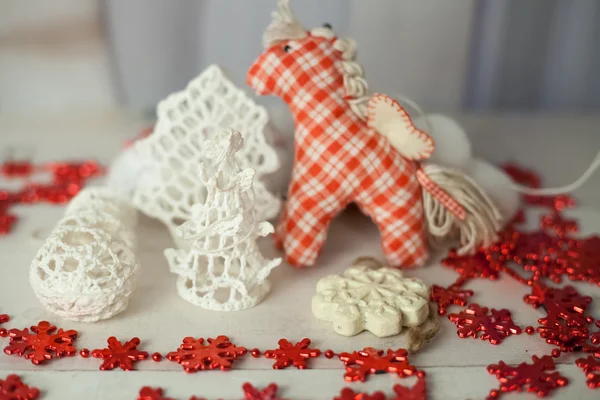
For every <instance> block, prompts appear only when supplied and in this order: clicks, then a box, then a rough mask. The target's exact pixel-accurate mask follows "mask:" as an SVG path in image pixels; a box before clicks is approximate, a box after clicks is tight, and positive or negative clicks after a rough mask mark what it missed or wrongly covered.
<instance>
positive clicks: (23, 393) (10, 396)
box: [0, 375, 40, 400]
mask: <svg viewBox="0 0 600 400" xmlns="http://www.w3.org/2000/svg"><path fill="white" fill-rule="evenodd" d="M39 396H40V391H39V389H36V388H33V387H29V386H27V385H26V384H24V383H23V382H22V381H21V378H19V376H18V375H9V376H7V377H6V379H4V380H3V379H0V400H34V399H37V398H38V397H39Z"/></svg>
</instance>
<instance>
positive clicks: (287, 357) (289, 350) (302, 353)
mask: <svg viewBox="0 0 600 400" xmlns="http://www.w3.org/2000/svg"><path fill="white" fill-rule="evenodd" d="M278 344H279V348H278V349H275V350H267V351H265V357H267V358H274V359H276V360H277V361H275V364H273V368H274V369H283V368H287V367H289V366H290V365H293V366H294V367H296V368H298V369H305V368H306V367H307V364H306V362H307V361H308V359H310V358H315V357H319V356H320V355H321V350H319V349H311V348H309V346H310V339H307V338H304V339H302V340H301V341H299V342H298V343H296V344H295V345H292V344H291V343H290V342H289V341H288V340H287V339H281V340H279V342H278Z"/></svg>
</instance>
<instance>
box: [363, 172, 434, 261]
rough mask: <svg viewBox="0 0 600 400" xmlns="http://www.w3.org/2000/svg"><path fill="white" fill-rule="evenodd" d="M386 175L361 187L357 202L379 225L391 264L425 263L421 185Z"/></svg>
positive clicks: (425, 250)
mask: <svg viewBox="0 0 600 400" xmlns="http://www.w3.org/2000/svg"><path fill="white" fill-rule="evenodd" d="M386 175H387V173H386V174H384V176H382V177H380V178H379V179H377V181H375V182H373V183H372V184H371V185H370V187H368V188H365V189H364V190H361V191H360V192H359V193H358V195H357V198H356V203H357V204H358V206H359V207H360V208H361V209H362V210H363V212H364V213H365V214H367V215H369V216H370V217H371V218H372V219H373V221H375V223H376V224H377V226H378V228H379V232H380V233H381V241H382V247H383V251H384V253H385V256H386V258H387V260H388V263H389V264H390V265H391V266H394V267H408V266H416V265H422V264H423V263H424V262H425V260H426V259H427V256H428V254H427V244H426V235H425V230H424V221H423V202H422V198H421V191H420V187H419V186H418V183H417V182H416V180H413V181H411V180H410V179H401V180H398V179H391V178H390V177H389V176H386Z"/></svg>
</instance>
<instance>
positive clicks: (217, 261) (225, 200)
mask: <svg viewBox="0 0 600 400" xmlns="http://www.w3.org/2000/svg"><path fill="white" fill-rule="evenodd" d="M242 144H243V139H242V137H241V135H240V133H239V132H236V131H233V130H228V131H225V132H224V135H223V136H222V137H221V139H220V140H219V141H209V142H208V143H207V145H208V146H207V147H208V151H209V157H210V158H211V159H212V160H213V161H214V162H215V165H216V173H214V174H213V175H212V176H211V177H210V178H208V177H207V174H206V171H205V170H204V169H203V168H201V175H202V181H203V182H204V184H205V185H206V187H207V189H208V193H207V197H206V201H205V202H204V204H202V203H199V204H196V205H194V206H193V207H192V216H191V218H190V219H189V220H188V221H186V222H185V223H184V224H182V225H181V226H179V227H178V228H177V234H178V236H179V237H180V238H181V239H183V240H186V241H188V242H189V243H190V245H191V248H190V249H189V250H184V249H167V250H166V251H165V256H166V258H167V261H168V262H169V266H170V269H171V272H174V273H175V274H177V275H179V277H178V281H177V290H178V292H179V295H180V296H181V297H182V298H184V299H185V300H187V301H189V302H190V303H192V304H195V305H197V306H200V307H202V308H206V309H210V310H218V311H234V310H241V309H245V308H249V307H253V306H255V305H256V304H258V303H260V302H261V301H262V299H263V298H264V297H265V296H266V294H267V293H268V292H269V289H270V283H269V281H267V280H266V278H267V276H268V275H269V273H270V272H271V270H272V269H273V268H275V267H276V266H278V265H279V264H280V263H281V259H280V258H278V259H274V260H266V259H265V258H264V257H263V255H262V254H261V252H260V250H259V248H258V246H257V244H256V239H257V238H259V237H263V236H266V235H268V234H270V233H272V232H273V226H272V225H271V224H270V223H268V222H258V221H257V216H256V214H257V213H256V210H255V208H254V207H255V202H254V192H253V190H252V183H253V178H254V171H253V170H252V169H251V168H245V169H241V168H240V167H239V166H238V163H237V161H236V157H235V153H236V152H237V151H238V150H240V149H241V147H242Z"/></svg>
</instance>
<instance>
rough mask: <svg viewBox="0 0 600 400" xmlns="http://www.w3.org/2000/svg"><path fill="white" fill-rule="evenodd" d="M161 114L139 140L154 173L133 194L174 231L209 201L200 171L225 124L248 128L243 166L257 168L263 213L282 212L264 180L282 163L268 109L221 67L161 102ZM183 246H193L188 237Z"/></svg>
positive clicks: (142, 155)
mask: <svg viewBox="0 0 600 400" xmlns="http://www.w3.org/2000/svg"><path fill="white" fill-rule="evenodd" d="M157 115H158V121H157V124H156V126H155V128H154V132H153V133H152V134H151V135H150V136H149V137H148V138H146V139H143V140H141V141H140V142H138V143H136V145H135V151H136V153H137V155H138V158H139V160H140V161H141V164H142V166H143V168H144V170H146V171H147V173H148V175H149V176H152V177H153V179H152V180H148V184H144V185H140V186H138V187H137V189H136V191H135V193H134V195H133V203H134V204H135V205H136V207H138V208H139V209H140V210H141V211H143V212H144V213H146V214H148V215H149V216H151V217H154V218H158V219H159V220H161V221H162V222H163V223H165V224H166V225H167V226H168V227H169V229H170V230H171V233H173V232H174V230H175V228H176V227H177V226H178V225H180V224H181V223H182V222H183V221H186V220H188V219H189V218H190V216H191V212H190V210H191V207H192V205H194V204H198V203H204V201H205V200H206V196H207V191H206V187H205V185H204V184H203V183H202V182H201V181H200V180H199V179H198V176H197V169H198V165H200V163H203V164H204V165H205V167H206V169H207V170H209V171H210V170H211V169H212V165H211V161H210V160H209V159H207V157H206V156H207V154H206V146H205V141H206V140H207V139H209V138H213V137H214V135H215V134H217V133H218V132H219V131H220V130H221V129H223V128H233V129H236V130H241V131H243V132H246V134H245V135H244V140H245V146H244V148H243V149H241V151H239V152H238V153H237V155H236V158H237V161H238V162H239V163H240V165H241V166H242V167H250V168H252V169H254V170H255V171H256V176H257V180H256V181H255V184H254V193H255V195H256V208H257V213H258V215H259V217H260V218H261V219H270V218H272V217H274V216H276V215H277V214H278V212H279V208H280V200H279V199H278V198H276V197H275V196H273V195H272V194H271V193H269V191H268V190H267V189H266V187H265V185H264V183H263V182H262V179H263V177H264V176H265V175H266V174H269V173H272V172H274V171H276V170H277V169H278V167H279V162H278V160H277V154H276V153H275V150H274V149H273V148H272V147H271V146H270V145H269V144H268V143H267V141H266V140H265V136H264V129H265V125H266V124H267V120H268V115H267V112H266V110H265V109H264V108H263V107H261V106H259V105H257V104H255V103H254V102H253V101H252V100H250V99H249V98H248V97H247V96H246V95H245V94H244V92H243V91H242V90H240V89H239V88H237V87H236V86H235V85H234V84H233V83H231V82H230V81H229V80H228V79H227V78H226V77H225V76H224V74H223V72H222V71H221V69H220V68H219V67H217V66H216V65H213V66H210V67H208V68H207V69H206V70H205V71H204V72H202V73H201V74H200V75H199V76H198V77H197V78H196V79H194V80H193V81H191V82H190V83H189V84H188V86H187V88H186V89H185V90H184V91H181V92H178V93H174V94H172V95H170V96H169V97H167V98H166V99H165V100H163V101H162V102H161V103H159V105H158V108H157ZM154 177H157V178H158V179H155V178H154ZM174 236H176V235H174ZM178 245H179V246H180V247H182V248H186V247H187V244H185V243H182V242H179V243H178Z"/></svg>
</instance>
